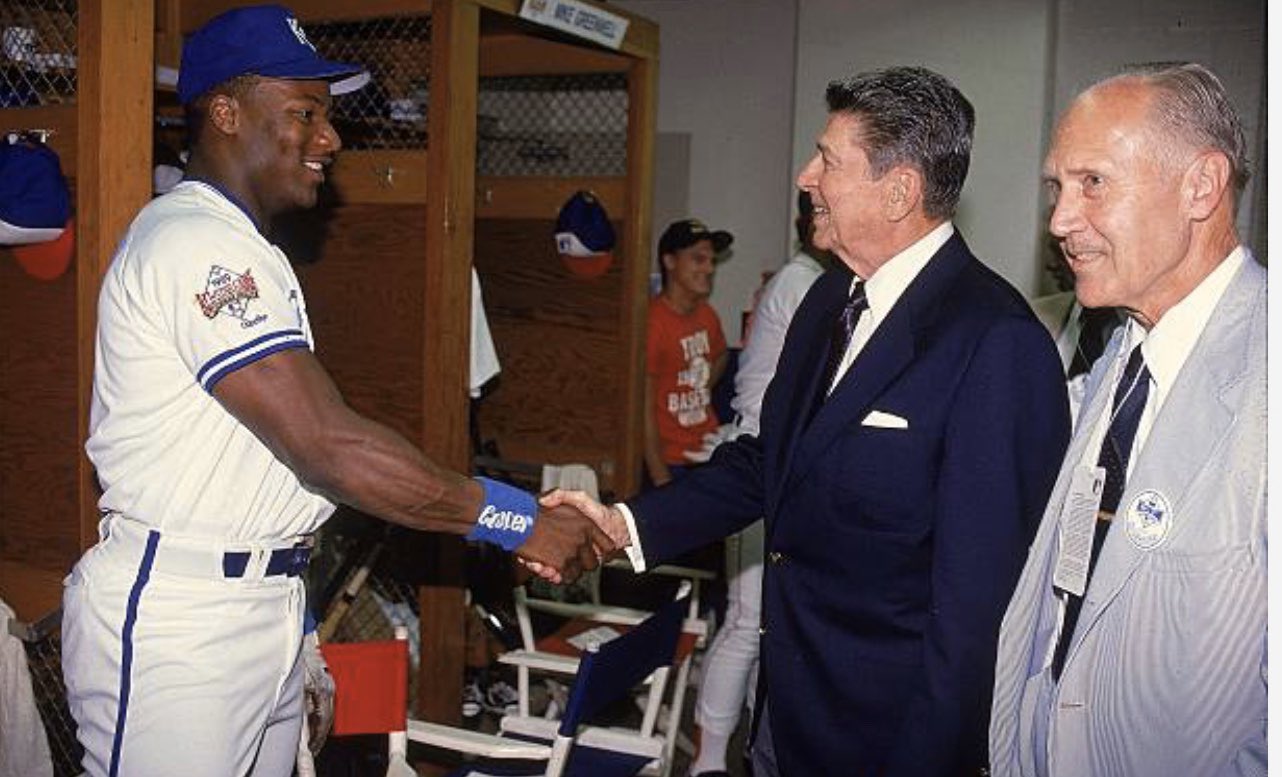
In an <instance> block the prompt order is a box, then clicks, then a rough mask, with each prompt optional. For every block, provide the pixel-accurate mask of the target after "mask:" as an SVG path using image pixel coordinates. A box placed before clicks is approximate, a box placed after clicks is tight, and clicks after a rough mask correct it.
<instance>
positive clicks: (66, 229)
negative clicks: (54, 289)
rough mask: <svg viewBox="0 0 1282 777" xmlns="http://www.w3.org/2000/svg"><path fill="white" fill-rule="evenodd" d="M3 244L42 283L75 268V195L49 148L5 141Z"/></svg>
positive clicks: (0, 152)
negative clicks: (69, 189) (72, 211)
mask: <svg viewBox="0 0 1282 777" xmlns="http://www.w3.org/2000/svg"><path fill="white" fill-rule="evenodd" d="M0 245H5V246H8V247H9V249H10V252H11V253H12V254H13V257H14V258H15V259H17V260H18V264H20V265H22V269H24V270H26V271H27V273H28V274H29V275H31V276H33V277H35V278H39V279H41V280H46V281H52V280H55V279H56V278H58V277H59V276H61V275H62V274H63V273H65V272H66V271H67V268H68V267H70V266H71V260H72V258H73V257H74V256H75V249H76V243H75V230H74V229H73V227H72V218H71V193H70V191H68V189H67V180H66V179H65V178H63V176H62V166H61V165H60V164H59V163H58V155H57V154H56V153H54V151H53V149H51V148H49V147H48V146H45V145H41V144H34V143H26V142H23V141H15V142H6V141H5V140H4V139H3V138H0Z"/></svg>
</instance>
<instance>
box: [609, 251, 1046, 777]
mask: <svg viewBox="0 0 1282 777" xmlns="http://www.w3.org/2000/svg"><path fill="white" fill-rule="evenodd" d="M850 281H851V275H850V272H849V271H848V270H846V269H844V268H838V269H836V270H831V271H829V272H828V273H826V274H825V275H824V276H822V277H821V278H820V279H819V280H818V281H816V283H815V285H814V286H813V287H812V288H811V290H810V293H809V294H808V295H807V296H806V299H805V300H804V301H803V302H802V304H801V307H800V308H799V309H798V310H797V313H796V315H795V316H794V318H793V321H792V325H791V327H790V328H789V330H788V336H787V339H786V340H785V343H784V348H783V352H782V354H781V356H780V359H779V365H778V367H777V369H776V372H775V378H774V380H773V382H772V383H771V384H770V388H769V389H768V390H767V392H766V397H765V400H764V404H763V408H762V423H761V435H760V437H759V438H741V439H740V440H738V441H736V442H734V443H729V444H725V445H722V446H721V447H720V448H718V450H717V453H716V455H714V456H713V459H712V461H711V462H709V463H708V464H707V465H705V466H703V467H699V468H696V469H695V470H693V471H692V472H691V473H690V474H688V475H687V476H686V477H684V478H683V479H681V480H680V481H678V482H676V483H674V484H672V485H670V486H668V487H666V488H662V489H658V490H655V491H651V492H649V493H647V494H643V495H641V496H639V497H637V498H636V499H634V500H630V501H629V502H628V506H629V508H630V509H631V510H632V512H633V515H634V517H635V518H636V521H637V530H638V534H639V538H640V542H641V548H642V550H643V551H644V553H645V556H646V559H647V563H650V564H653V563H657V562H659V561H662V560H664V559H668V558H672V557H673V556H676V555H677V554H679V553H681V552H683V551H684V550H686V549H689V548H692V547H696V546H698V545H700V544H703V543H706V542H709V541H712V540H715V539H717V538H719V537H723V536H726V535H728V534H730V533H732V532H734V531H737V530H738V529H740V528H742V527H744V526H746V525H747V524H748V523H750V522H752V521H753V520H755V519H756V518H758V517H760V516H762V515H764V516H765V521H766V551H767V553H766V558H767V562H766V572H765V579H764V583H763V591H762V599H763V601H762V629H763V631H762V638H761V693H762V695H760V696H758V698H759V699H765V700H766V703H767V704H768V705H769V709H770V718H769V720H770V724H771V734H772V738H773V742H774V746H775V752H776V757H777V759H778V763H779V767H780V769H781V770H782V773H783V774H784V775H788V776H790V777H791V776H793V775H795V776H797V777H814V776H816V775H948V776H949V777H953V776H954V775H958V774H965V773H974V772H975V771H976V770H978V768H979V767H980V766H982V765H983V764H984V763H985V761H986V736H987V730H988V712H989V704H990V700H991V693H992V684H993V665H994V660H995V653H996V642H997V631H998V625H999V623H1000V621H1001V616H1002V611H1003V610H1004V608H1005V606H1006V603H1007V601H1008V600H1009V598H1010V595H1011V592H1012V590H1013V589H1014V586H1015V581H1016V580H1017V579H1018V577H1019V572H1020V569H1021V567H1022V566H1023V563H1024V559H1025V556H1026V554H1027V550H1028V546H1029V544H1030V542H1031V541H1032V538H1033V535H1034V533H1035V531H1036V528H1037V523H1038V520H1039V519H1040V517H1041V514H1042V510H1043V508H1045V506H1046V500H1047V498H1048V496H1049V493H1050V489H1051V486H1052V485H1053V483H1054V480H1055V475H1056V473H1057V471H1058V469H1059V464H1060V460H1061V457H1062V456H1063V453H1064V449H1065V446H1066V444H1067V441H1068V435H1069V418H1068V404H1067V400H1066V397H1065V389H1064V377H1063V375H1064V373H1063V369H1062V368H1061V367H1060V363H1059V357H1058V354H1057V353H1056V350H1055V346H1054V344H1053V343H1052V341H1051V339H1050V336H1049V335H1048V334H1047V332H1046V330H1045V328H1044V327H1043V326H1042V325H1041V324H1040V323H1038V321H1037V319H1036V318H1035V317H1034V316H1033V314H1032V312H1031V311H1030V310H1029V307H1028V304H1027V303H1026V302H1025V301H1024V299H1023V298H1022V297H1021V296H1020V295H1019V293H1018V292H1016V291H1015V290H1014V289H1013V288H1012V287H1011V286H1010V285H1009V284H1007V283H1006V282H1005V281H1004V280H1002V279H1001V278H1000V277H999V276H998V275H997V274H996V273H994V272H992V271H991V270H989V269H988V268H987V267H985V266H984V265H982V264H981V263H980V262H979V261H978V260H976V259H975V257H974V256H973V255H972V254H971V253H970V250H969V249H968V248H967V247H966V244H965V243H964V242H963V240H962V239H961V237H960V236H959V235H954V236H953V237H952V238H951V239H949V240H948V242H946V243H945V244H944V245H943V246H942V247H941V248H940V249H939V251H937V252H936V254H935V255H934V256H933V257H932V258H931V259H930V261H929V262H928V263H927V265H926V266H925V268H924V269H923V270H922V271H921V273H920V274H919V275H918V276H917V277H916V278H915V279H914V280H913V282H912V283H911V284H910V285H909V286H908V288H907V289H906V290H905V291H904V293H903V295H902V296H901V297H900V298H899V300H898V302H897V303H896V304H895V306H894V307H893V308H892V309H891V311H890V313H889V315H888V316H887V317H886V318H885V320H883V321H882V322H881V325H880V326H879V327H878V329H877V330H876V332H875V333H874V334H873V336H872V337H871V339H870V340H869V341H868V343H867V345H866V346H865V347H864V349H863V350H862V351H861V352H860V354H859V356H858V358H857V359H856V360H855V362H854V363H853V364H852V366H851V368H850V370H849V371H848V372H847V373H846V374H845V376H843V378H842V380H841V382H840V383H839V385H838V386H837V387H836V389H835V390H834V391H833V393H832V394H831V396H829V397H828V399H827V400H826V401H825V400H824V399H823V398H822V394H823V390H824V389H823V386H821V385H820V384H821V381H822V379H823V376H822V373H823V371H824V364H825V361H826V358H827V351H828V349H829V340H830V335H829V332H830V331H831V327H832V322H833V321H834V320H835V318H836V315H837V312H838V310H839V309H840V308H841V306H842V305H843V304H844V302H845V299H846V295H847V292H848V290H849V287H850ZM873 410H879V411H881V412H882V413H887V414H891V415H895V416H898V417H900V418H902V419H905V420H906V421H907V428H904V429H896V428H884V427H876V426H870V425H867V424H865V423H864V420H865V418H866V416H868V414H869V413H870V412H871V411H873ZM758 708H759V709H760V705H758Z"/></svg>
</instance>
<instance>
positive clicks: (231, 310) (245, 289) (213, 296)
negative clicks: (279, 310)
mask: <svg viewBox="0 0 1282 777" xmlns="http://www.w3.org/2000/svg"><path fill="white" fill-rule="evenodd" d="M256 299H258V284H257V283H255V282H254V276H253V275H252V274H251V273H250V271H249V270H248V269H246V270H245V272H243V273H235V272H232V271H231V270H228V269H227V268H226V267H220V266H218V265H214V266H213V267H210V268H209V279H208V280H206V281H205V290H204V291H203V292H201V293H199V294H197V295H196V303H197V304H198V305H200V310H201V312H202V313H204V314H205V317H206V318H215V317H217V316H218V314H219V313H226V314H227V315H229V316H231V317H232V318H238V319H240V325H241V326H242V327H245V328H248V327H251V326H254V325H255V324H261V323H262V322H264V321H266V320H267V315H266V314H265V313H260V314H259V315H257V316H255V315H252V314H251V313H250V311H249V305H250V303H251V302H252V301H253V300H256Z"/></svg>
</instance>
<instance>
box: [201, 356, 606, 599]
mask: <svg viewBox="0 0 1282 777" xmlns="http://www.w3.org/2000/svg"><path fill="white" fill-rule="evenodd" d="M213 393H214V397H215V398H216V399H217V400H218V401H219V402H220V403H221V404H222V406H223V407H224V408H226V409H227V411H228V412H230V413H231V414H232V415H234V416H236V418H237V420H239V421H240V422H241V423H242V424H244V425H245V426H246V427H247V428H248V429H249V430H250V431H252V432H253V433H254V435H255V436H257V437H258V439H259V440H261V441H262V442H263V444H264V445H266V446H267V447H268V448H270V449H271V451H272V452H273V453H274V454H275V455H276V457H277V458H279V459H280V460H281V461H282V462H284V463H285V464H286V465H287V466H288V467H289V468H290V469H292V470H293V471H294V472H295V473H296V474H297V475H298V477H299V479H301V480H302V481H303V482H304V483H305V484H307V486H308V487H310V488H314V489H316V490H317V491H319V492H321V493H323V494H325V495H326V496H327V497H329V498H330V499H331V500H333V501H336V502H343V503H345V504H349V505H351V506H352V507H355V508H357V509H358V510H361V511H362V512H365V513H368V514H370V515H375V516H378V517H379V518H383V519H385V520H388V521H392V522H394V523H399V524H401V525H404V526H409V527H411V528H415V529H423V530H428V531H438V532H447V533H452V534H463V535H467V536H468V537H469V538H471V539H478V540H482V541H487V542H491V543H494V544H497V545H500V546H501V547H503V548H504V549H506V550H509V551H515V550H517V549H518V548H520V549H521V553H522V555H523V556H525V557H528V558H531V559H534V560H536V561H538V562H539V563H542V564H544V565H546V566H549V567H551V568H553V569H554V570H556V571H557V572H558V573H564V577H565V578H566V579H570V578H571V577H572V575H573V576H577V574H579V573H580V572H581V571H583V570H584V569H593V568H595V567H596V565H597V562H598V556H597V553H596V547H598V546H604V545H605V544H607V543H608V538H606V537H605V535H604V534H603V533H602V532H601V530H600V529H599V528H597V526H596V525H595V524H594V523H593V522H592V521H591V520H589V519H588V518H587V517H585V516H584V515H583V514H582V513H580V512H578V511H576V510H572V509H569V508H565V509H561V510H556V511H549V510H543V511H539V510H538V506H537V504H536V503H535V501H534V498H533V497H532V496H530V495H529V494H526V493H525V492H523V491H521V490H520V489H516V488H513V487H511V486H507V485H505V484H502V483H496V482H494V481H485V480H484V479H481V480H475V479H472V478H469V477H465V476H464V475H461V474H459V473H456V472H452V471H450V470H448V469H445V468H444V467H441V466H439V465H437V464H436V463H435V462H433V461H432V460H430V459H429V458H428V457H427V456H425V455H424V454H423V452H422V451H420V450H419V449H418V448H417V447H415V446H414V445H413V444H412V443H410V442H409V440H407V439H405V438H404V437H402V436H401V435H400V434H397V433H396V432H395V431H393V430H392V429H390V428H388V427H386V426H384V425H382V424H379V423H377V422H375V421H371V420H370V419H368V418H365V417H363V416H361V415H360V414H358V413H356V412H355V411H354V410H352V409H351V408H350V407H348V405H347V403H346V402H344V401H343V397H342V395H341V394H340V393H339V391H338V388H337V387H336V386H335V385H334V382H333V380H331V379H330V377H329V374H328V373H327V372H326V371H325V369H324V367H322V366H321V364H320V362H319V361H318V360H317V359H316V357H315V356H314V355H313V354H312V353H311V352H310V351H307V350H305V349H292V350H287V351H281V352H279V353H275V354H272V355H271V356H268V357H266V358H263V359H260V360H258V361H256V362H254V363H253V364H250V365H247V366H245V367H243V368H241V369H239V370H237V371H235V372H233V373H231V374H229V375H228V376H227V377H225V378H223V379H222V380H221V381H219V383H218V384H217V385H216V386H215V387H214V390H213ZM545 519H546V520H545ZM527 544H528V545H530V547H529V548H526V547H525V546H526V545H527ZM571 573H572V574H571Z"/></svg>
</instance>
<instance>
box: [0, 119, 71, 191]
mask: <svg viewBox="0 0 1282 777" xmlns="http://www.w3.org/2000/svg"><path fill="white" fill-rule="evenodd" d="M36 129H42V130H53V134H52V135H50V136H49V139H48V144H49V147H50V148H52V149H53V150H54V151H56V152H57V154H58V161H59V162H60V163H61V164H62V174H63V175H65V176H67V177H69V178H74V177H75V175H76V159H77V158H78V156H79V150H78V149H77V148H76V106H75V103H65V104H63V105H42V106H40V107H38V108H5V109H4V110H0V133H7V132H12V131H21V130H36Z"/></svg>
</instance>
